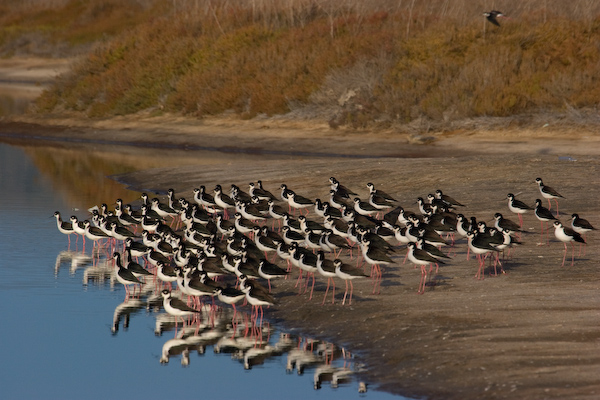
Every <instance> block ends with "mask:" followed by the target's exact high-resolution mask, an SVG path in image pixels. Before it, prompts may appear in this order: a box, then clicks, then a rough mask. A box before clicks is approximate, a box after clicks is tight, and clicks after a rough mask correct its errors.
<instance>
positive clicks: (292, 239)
mask: <svg viewBox="0 0 600 400" xmlns="http://www.w3.org/2000/svg"><path fill="white" fill-rule="evenodd" d="M281 238H282V239H283V242H284V243H285V244H287V245H288V246H289V245H291V244H292V243H304V240H305V237H304V236H303V235H301V234H300V233H298V232H296V231H294V230H292V229H291V228H290V227H289V226H283V227H282V228H281Z"/></svg>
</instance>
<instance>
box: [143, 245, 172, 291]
mask: <svg viewBox="0 0 600 400" xmlns="http://www.w3.org/2000/svg"><path fill="white" fill-rule="evenodd" d="M153 253H155V252H154V251H151V252H150V255H149V257H148V260H150V259H151V257H152V254H153ZM159 254H160V253H159ZM161 255H162V254H161ZM156 276H157V277H158V279H160V280H161V281H162V282H164V283H167V284H168V285H169V286H171V282H176V281H177V272H176V271H175V268H174V267H173V266H172V265H171V264H170V261H169V263H166V262H164V261H157V262H156Z"/></svg>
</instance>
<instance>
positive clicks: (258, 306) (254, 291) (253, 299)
mask: <svg viewBox="0 0 600 400" xmlns="http://www.w3.org/2000/svg"><path fill="white" fill-rule="evenodd" d="M242 282H243V287H242ZM251 282H252V280H250V279H248V278H247V277H246V276H241V277H240V288H241V290H242V292H244V293H246V300H247V301H248V304H250V305H251V306H252V309H253V310H256V311H255V313H254V317H253V320H254V321H256V323H257V325H261V324H262V319H263V306H267V307H268V306H272V305H274V304H275V298H274V297H273V296H272V295H271V294H270V293H269V292H267V290H265V289H264V288H263V287H262V286H258V285H256V284H252V283H251ZM261 288H262V289H261ZM259 311H260V321H259V320H258V312H259Z"/></svg>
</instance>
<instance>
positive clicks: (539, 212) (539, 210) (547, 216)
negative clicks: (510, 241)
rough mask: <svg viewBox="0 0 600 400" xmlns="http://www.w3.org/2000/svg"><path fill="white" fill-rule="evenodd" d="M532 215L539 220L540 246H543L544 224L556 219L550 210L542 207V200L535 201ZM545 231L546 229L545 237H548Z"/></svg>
mask: <svg viewBox="0 0 600 400" xmlns="http://www.w3.org/2000/svg"><path fill="white" fill-rule="evenodd" d="M534 214H535V216H536V218H537V219H539V220H540V223H541V225H542V233H541V242H540V244H544V222H548V221H556V217H555V216H554V215H553V214H552V212H551V211H550V210H548V209H547V208H546V207H544V206H543V205H542V200H540V199H535V209H534ZM547 231H548V230H547V229H546V236H548V235H547V233H548V232H547Z"/></svg>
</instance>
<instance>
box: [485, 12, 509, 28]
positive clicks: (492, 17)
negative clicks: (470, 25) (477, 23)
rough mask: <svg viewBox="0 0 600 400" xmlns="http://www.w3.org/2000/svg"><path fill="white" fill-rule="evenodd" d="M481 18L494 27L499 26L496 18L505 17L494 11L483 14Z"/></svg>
mask: <svg viewBox="0 0 600 400" xmlns="http://www.w3.org/2000/svg"><path fill="white" fill-rule="evenodd" d="M483 16H484V17H485V18H487V20H488V21H490V22H491V23H492V24H494V25H496V26H500V23H499V22H498V18H501V17H505V16H504V14H502V13H501V12H500V11H496V10H492V11H489V12H484V13H483ZM505 18H506V17H505Z"/></svg>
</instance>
